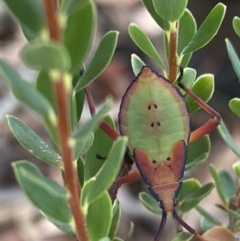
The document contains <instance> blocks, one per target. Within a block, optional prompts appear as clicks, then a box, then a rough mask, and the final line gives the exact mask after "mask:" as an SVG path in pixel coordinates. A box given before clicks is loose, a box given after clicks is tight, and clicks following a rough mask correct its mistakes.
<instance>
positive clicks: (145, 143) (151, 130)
mask: <svg viewBox="0 0 240 241" xmlns="http://www.w3.org/2000/svg"><path fill="white" fill-rule="evenodd" d="M182 76H183V70H182V69H180V76H179V78H178V80H177V83H178V85H179V87H180V88H182V89H183V90H184V91H185V93H186V94H187V95H189V96H190V97H191V98H193V99H194V100H195V101H196V102H197V103H198V104H199V105H200V106H201V107H202V108H203V109H204V110H205V111H206V112H208V113H209V114H211V115H212V116H213V117H214V118H213V119H210V120H209V121H208V122H207V123H205V124H204V125H203V126H201V127H200V128H198V129H197V130H195V131H193V132H191V130H190V115H189V112H188V108H187V104H186V101H185V99H184V97H183V95H182V94H181V93H180V92H179V90H178V89H177V88H176V87H175V86H174V85H173V84H172V83H171V82H170V81H168V80H167V79H165V78H164V77H162V76H160V75H158V74H156V73H155V72H153V71H152V70H151V69H150V68H148V67H143V68H142V70H141V72H140V73H139V75H138V76H137V78H136V79H135V80H134V81H133V82H132V83H131V84H130V86H129V87H128V89H127V90H126V93H125V95H124V96H123V99H122V103H121V106H120V111H119V126H120V127H119V128H120V133H121V135H124V136H127V137H128V138H129V142H128V151H129V153H130V155H132V156H133V158H134V161H135V163H136V166H137V168H138V169H139V172H140V173H141V176H142V178H143V180H144V182H145V183H146V184H147V185H148V186H149V187H148V189H149V191H150V193H151V194H152V195H153V197H154V198H156V200H157V201H159V202H160V207H161V208H162V210H163V214H162V220H161V223H160V226H159V229H158V232H157V235H156V237H155V241H158V240H160V237H161V234H162V231H163V228H164V226H165V223H166V220H167V215H170V216H172V217H173V218H175V219H176V220H177V221H178V222H179V223H180V224H181V225H182V226H183V227H184V228H186V229H187V230H188V231H189V232H191V233H193V234H194V235H195V237H197V238H198V239H199V240H202V241H203V240H205V239H204V238H203V237H202V236H201V235H199V234H198V233H196V231H195V230H194V229H193V228H191V227H190V226H189V225H188V224H187V223H185V222H184V221H183V220H182V219H181V218H180V217H179V216H178V214H177V213H176V211H175V205H176V202H177V195H178V193H179V190H180V188H181V185H182V181H181V179H182V177H183V173H184V166H185V161H186V146H187V145H188V143H189V142H192V141H194V140H197V139H199V138H201V137H202V136H204V135H205V134H208V133H209V132H210V131H211V130H213V129H214V128H216V127H217V125H219V124H220V115H219V114H218V113H217V112H216V111H215V110H213V109H212V108H211V107H210V106H209V105H208V104H206V103H205V102H204V101H203V100H201V99H200V98H199V97H198V96H196V95H195V94H194V93H193V92H192V91H191V90H189V89H188V88H187V87H186V86H185V85H184V84H183V83H181V78H182Z"/></svg>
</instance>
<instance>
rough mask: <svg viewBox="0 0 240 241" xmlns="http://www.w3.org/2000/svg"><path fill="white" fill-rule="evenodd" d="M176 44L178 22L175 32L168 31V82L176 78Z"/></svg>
mask: <svg viewBox="0 0 240 241" xmlns="http://www.w3.org/2000/svg"><path fill="white" fill-rule="evenodd" d="M177 44H178V22H177V23H176V29H175V31H173V32H172V31H170V39H169V74H168V77H169V80H170V81H171V82H174V81H175V80H176V78H177V72H178V65H177Z"/></svg>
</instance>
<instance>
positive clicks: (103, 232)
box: [86, 191, 112, 241]
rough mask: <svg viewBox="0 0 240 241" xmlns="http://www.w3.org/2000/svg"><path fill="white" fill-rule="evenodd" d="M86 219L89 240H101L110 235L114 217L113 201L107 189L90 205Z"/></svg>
mask: <svg viewBox="0 0 240 241" xmlns="http://www.w3.org/2000/svg"><path fill="white" fill-rule="evenodd" d="M86 219H87V230H88V235H89V240H91V241H99V240H100V239H101V238H104V237H106V236H107V235H108V233H109V230H110V226H111V219H112V201H111V198H110V197H109V194H108V193H107V191H105V192H104V193H103V194H102V195H101V197H100V198H98V199H97V200H96V201H95V202H93V203H91V204H90V205H89V207H88V212H87V217H86Z"/></svg>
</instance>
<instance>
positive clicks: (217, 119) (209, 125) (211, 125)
mask: <svg viewBox="0 0 240 241" xmlns="http://www.w3.org/2000/svg"><path fill="white" fill-rule="evenodd" d="M182 76H183V68H180V76H179V78H178V80H177V81H178V85H179V86H180V87H181V88H182V89H183V90H184V91H185V92H186V94H188V95H189V96H190V97H191V98H192V99H194V100H195V101H196V102H197V103H198V104H199V105H200V106H201V107H202V108H203V109H204V110H205V111H206V112H207V113H209V114H210V115H212V116H213V117H214V119H210V120H208V121H207V122H206V123H205V124H204V125H202V126H201V127H199V128H198V129H197V130H195V131H193V132H192V133H191V135H190V139H189V142H192V141H195V140H197V139H200V138H201V137H203V136H204V135H206V134H209V133H210V132H211V131H212V130H214V129H215V128H216V127H217V126H218V125H219V124H220V123H221V116H220V115H219V113H218V112H217V111H215V110H214V109H213V108H212V107H210V106H209V105H208V104H207V103H205V102H204V101H203V100H202V99H200V98H199V97H198V96H197V95H195V94H194V93H193V92H192V91H191V90H189V89H188V88H187V87H186V86H185V85H184V84H183V83H181V79H182Z"/></svg>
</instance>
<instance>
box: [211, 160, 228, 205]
mask: <svg viewBox="0 0 240 241" xmlns="http://www.w3.org/2000/svg"><path fill="white" fill-rule="evenodd" d="M209 170H210V173H211V175H212V177H213V180H214V182H215V185H216V189H217V192H218V195H219V197H220V198H221V199H222V201H223V202H224V203H225V204H227V200H226V197H225V195H224V191H223V188H222V184H221V180H220V177H219V173H218V172H217V170H216V168H215V167H214V166H213V165H210V167H209Z"/></svg>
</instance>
